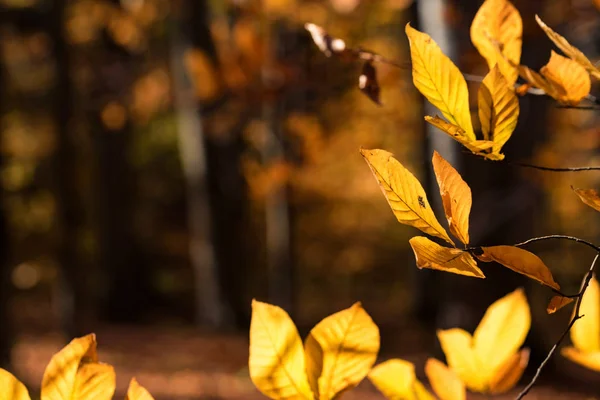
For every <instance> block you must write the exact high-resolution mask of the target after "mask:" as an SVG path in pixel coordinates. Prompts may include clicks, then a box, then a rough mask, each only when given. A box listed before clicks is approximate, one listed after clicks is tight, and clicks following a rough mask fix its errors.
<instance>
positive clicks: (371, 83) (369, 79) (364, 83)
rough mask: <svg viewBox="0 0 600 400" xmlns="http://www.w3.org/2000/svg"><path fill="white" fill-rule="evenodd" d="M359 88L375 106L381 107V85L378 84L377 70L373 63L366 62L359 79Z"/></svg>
mask: <svg viewBox="0 0 600 400" xmlns="http://www.w3.org/2000/svg"><path fill="white" fill-rule="evenodd" d="M358 88H359V89H360V91H361V92H363V93H364V94H365V95H366V96H367V97H368V98H369V99H371V100H372V101H373V102H375V104H378V105H381V101H380V98H379V93H380V92H381V89H380V88H379V83H378V82H377V70H376V69H375V66H374V65H373V62H372V61H365V63H364V64H363V68H362V72H361V74H360V76H359V77H358Z"/></svg>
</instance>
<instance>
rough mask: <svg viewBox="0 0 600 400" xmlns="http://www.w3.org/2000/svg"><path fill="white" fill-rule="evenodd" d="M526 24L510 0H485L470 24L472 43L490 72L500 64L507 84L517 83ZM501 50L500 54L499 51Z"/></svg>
mask: <svg viewBox="0 0 600 400" xmlns="http://www.w3.org/2000/svg"><path fill="white" fill-rule="evenodd" d="M522 35H523V21H522V20H521V15H520V14H519V11H518V10H517V9H516V8H515V7H514V6H513V5H512V3H511V2H510V1H507V0H486V1H484V3H483V4H482V6H481V7H480V8H479V10H478V11H477V14H475V18H474V19H473V23H472V24H471V41H472V42H473V45H475V47H476V48H477V50H478V51H479V54H481V55H482V56H483V58H485V60H486V61H487V63H488V66H489V68H490V70H491V69H492V68H493V67H494V66H495V65H498V67H499V69H500V72H501V73H502V75H504V77H505V78H506V82H507V83H508V85H510V86H513V85H514V84H515V82H516V81H517V77H518V75H519V74H518V71H517V69H516V68H515V66H516V65H519V63H520V60H521V44H522ZM498 49H500V53H499V52H498Z"/></svg>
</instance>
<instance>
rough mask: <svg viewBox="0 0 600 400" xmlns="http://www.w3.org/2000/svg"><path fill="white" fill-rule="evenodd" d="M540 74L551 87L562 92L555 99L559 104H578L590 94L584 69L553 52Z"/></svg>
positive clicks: (589, 85) (587, 77)
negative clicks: (562, 93) (557, 88)
mask: <svg viewBox="0 0 600 400" xmlns="http://www.w3.org/2000/svg"><path fill="white" fill-rule="evenodd" d="M540 72H541V74H542V75H543V76H544V77H545V78H546V79H547V80H548V81H549V82H551V83H552V86H555V87H560V88H562V89H563V90H564V95H563V96H557V97H555V98H556V100H558V101H559V102H561V103H564V104H570V105H576V104H579V102H580V101H581V100H583V98H584V97H585V96H587V95H588V94H589V93H590V88H591V81H590V76H589V75H588V73H587V72H586V70H585V68H583V67H582V66H581V65H579V64H578V63H576V62H575V61H573V60H571V59H569V58H566V57H563V56H561V55H559V54H557V53H555V52H554V51H552V52H551V55H550V61H548V63H547V64H546V65H545V66H543V67H542V69H541V70H540Z"/></svg>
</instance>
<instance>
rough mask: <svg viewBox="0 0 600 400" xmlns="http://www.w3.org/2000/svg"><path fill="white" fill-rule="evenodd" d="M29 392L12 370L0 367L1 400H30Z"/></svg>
mask: <svg viewBox="0 0 600 400" xmlns="http://www.w3.org/2000/svg"><path fill="white" fill-rule="evenodd" d="M29 399H30V397H29V392H28V391H27V388H26V387H25V385H23V384H22V383H21V382H20V381H19V380H18V379H17V378H15V377H14V375H13V374H11V373H10V372H8V371H6V370H4V369H1V368H0V400H29Z"/></svg>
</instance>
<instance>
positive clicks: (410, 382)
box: [369, 359, 435, 400]
mask: <svg viewBox="0 0 600 400" xmlns="http://www.w3.org/2000/svg"><path fill="white" fill-rule="evenodd" d="M369 380H370V381H371V382H372V383H373V384H374V385H375V387H377V389H378V390H379V391H380V392H381V393H383V395H384V396H385V397H386V398H388V399H390V400H435V397H433V396H432V395H431V393H429V391H427V389H425V387H424V386H423V384H422V383H421V382H419V381H418V380H417V377H416V376H415V367H414V365H413V364H412V363H410V362H408V361H404V360H400V359H392V360H388V361H386V362H383V363H381V364H379V365H377V366H376V367H375V368H373V369H372V370H371V372H370V373H369Z"/></svg>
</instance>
